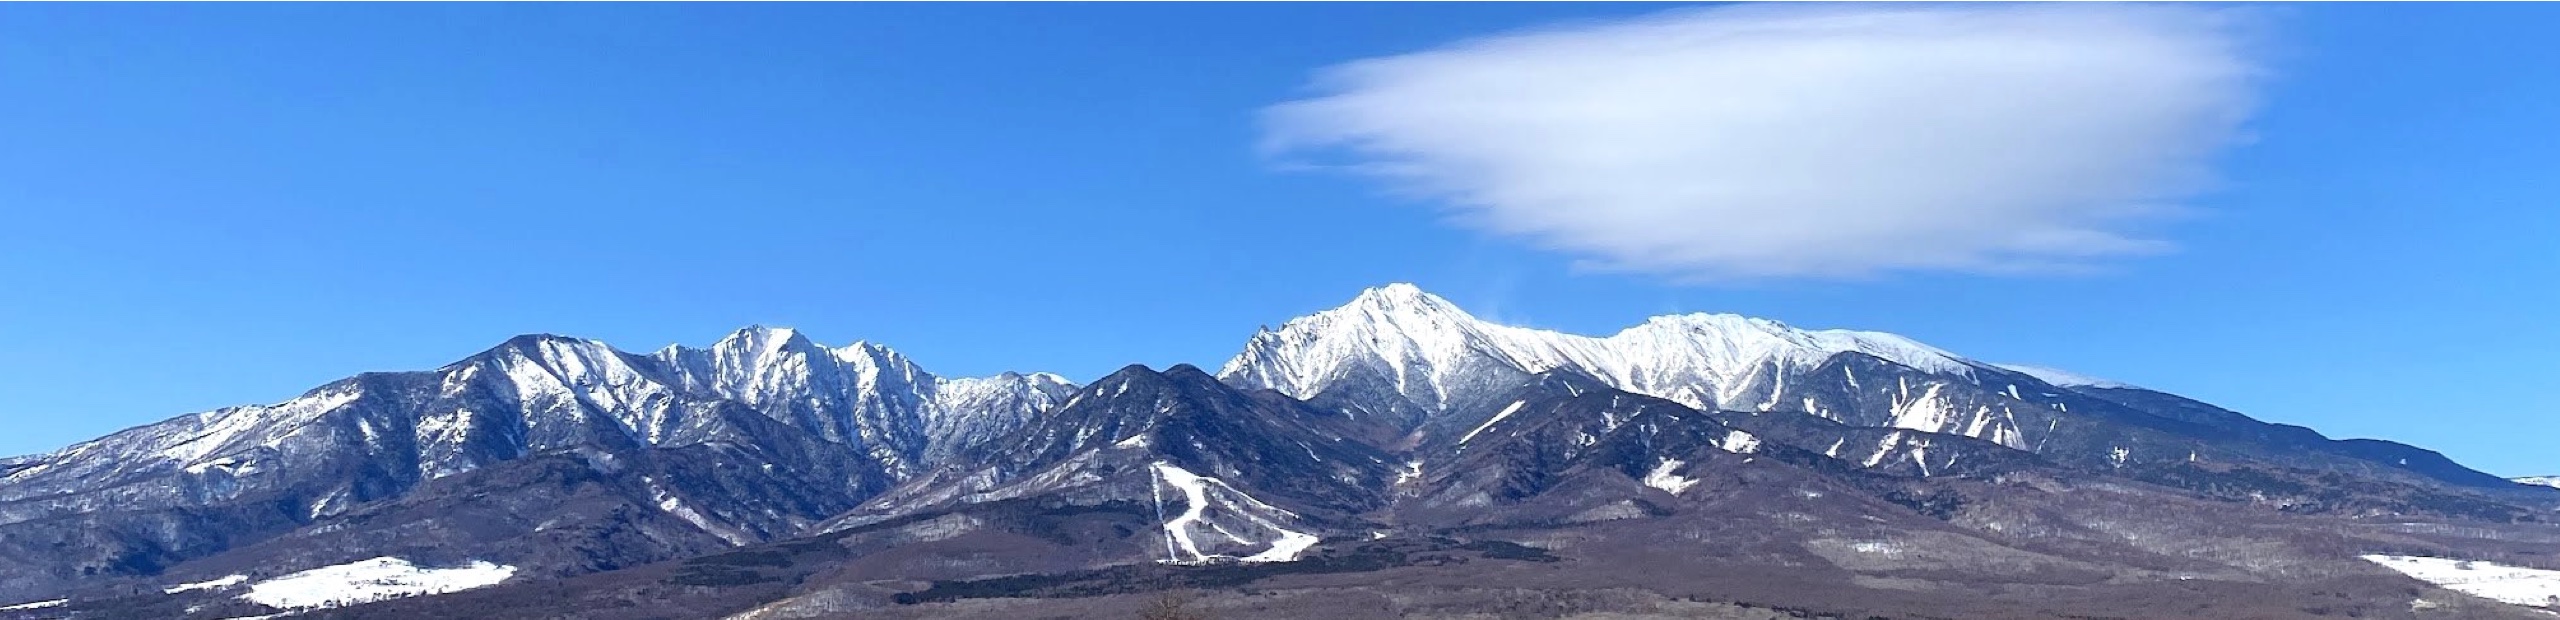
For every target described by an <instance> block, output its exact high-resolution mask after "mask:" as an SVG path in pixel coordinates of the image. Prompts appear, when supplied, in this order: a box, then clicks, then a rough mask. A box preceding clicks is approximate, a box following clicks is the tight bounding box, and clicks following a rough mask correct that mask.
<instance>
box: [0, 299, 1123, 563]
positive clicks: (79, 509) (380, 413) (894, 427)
mask: <svg viewBox="0 0 2560 620" xmlns="http://www.w3.org/2000/svg"><path fill="white" fill-rule="evenodd" d="M1071 387H1072V386H1071V385H1069V384H1068V383H1067V382H1066V381H1065V380H1063V379H1060V378H1058V377H1056V376H1055V375H1045V374H1029V375H1025V374H1018V373H1007V374H1003V375H998V376H994V377H985V378H975V379H958V378H954V379H945V378H941V377H938V376H935V375H933V374H931V373H927V372H925V371H924V370H923V369H921V368H920V367H918V366H916V365H915V364H914V363H912V362H910V361H908V360H907V359H906V358H905V357H904V356H901V355H899V354H897V353H896V352H894V351H890V350H888V349H887V348H884V347H880V346H878V345H872V344H867V343H855V344H853V345H849V346H845V347H841V348H828V347H822V346H818V345H816V344H814V343H811V342H810V341H809V340H808V339H807V338H805V337H802V336H800V335H799V334H798V333H797V332H795V331H793V330H788V329H772V328H762V327H752V328H748V329H745V330H740V331H738V332H737V333H734V334H731V335H729V336H728V337H726V338H724V339H722V340H721V341H720V342H719V343H717V344H714V345H712V346H710V347H707V348H701V349H695V348H687V347H669V348H667V349H664V350H661V351H659V352H658V353H656V354H652V355H638V354H632V353H627V352H623V351H619V350H616V349H614V348H613V347H611V346H609V345H607V344H605V343H602V342H598V341H594V340H587V339H579V338H568V337H561V336H552V335H528V336H519V337H516V338H512V339H509V340H507V341H506V342H504V343H501V344H500V345H498V346H496V347H492V348H490V349H488V350H486V351H483V352H480V353H477V354H474V355H472V356H469V357H467V358H464V359H462V360H460V361H456V362H454V363H452V364H448V365H446V366H444V367H441V368H437V369H434V370H427V371H416V372H387V373H366V374H362V375H357V376H355V377H350V378H347V379H342V380H339V381H336V382H332V383H329V384H327V385H324V386H321V387H319V388H315V389H313V390H311V391H310V392H307V393H305V394H303V395H301V396H299V397H295V398H292V399H289V400H286V401H284V402H281V403H277V404H273V405H253V406H243V407H230V408H225V409H220V410H215V411H210V412H205V413H198V414H190V415H183V416H178V417H175V418H171V419H168V420H165V421H162V422H159V423H156V424H152V425H147V426H142V427H137V428H132V429H127V430H125V431H121V432H118V433H115V434H112V435H108V436H106V437H103V438H99V439H96V440H91V441H87V442H82V443H79V444H75V445H72V446H69V447H67V448H64V449H62V450H58V451H55V452H52V453H48V454H42V455H32V456H25V457H15V458H8V459H0V572H20V571H23V574H29V575H47V576H49V577H44V578H42V579H35V580H29V581H25V582H8V581H7V580H0V595H8V594H9V592H8V588H10V587H17V588H25V589H28V590H30V591H42V590H44V589H47V588H53V587H57V586H59V585H61V584H62V583H67V580H70V579H72V577H67V576H63V575H77V574H79V573H77V572H76V571H77V570H78V568H79V567H83V566H107V565H113V566H118V567H121V568H119V569H118V570H122V571H130V572H132V573H133V574H151V573H152V572H155V571H157V570H159V569H160V568H161V567H165V566H167V565H170V564H173V563H177V562H183V561H188V560H192V559H194V558H198V557H203V556H205V555H209V554H213V553H219V552H223V551H224V550H226V549H233V548H238V547H241V546H244V545H247V544H250V543H255V542H258V541H262V540H265V539H267V538H269V537H273V536H278V535H282V534H285V533H286V532H288V531H291V530H294V529H297V528H303V527H306V526H310V525H313V524H315V523H316V522H320V521H323V520H326V519H329V518H331V517H334V516H338V515H342V514H347V513H349V512H351V511H355V510H358V509H360V508H361V507H363V506H368V505H378V504H381V503H384V502H390V501H396V500H399V499H401V498H404V497H408V496H410V495H411V494H413V493H414V492H416V491H417V490H418V489H421V488H425V487H427V486H428V485H427V483H428V482H430V481H436V480H442V479H448V478H453V477H457V476H461V475H464V474H470V473H475V472H481V471H487V470H490V469H493V468H495V467H497V466H498V465H501V464H506V463H512V462H516V461H519V460H522V459H526V458H527V457H532V456H538V455H545V454H557V453H562V452H575V453H578V454H582V455H588V456H587V457H585V458H589V459H591V462H592V463H595V464H594V465H593V466H592V467H593V468H594V469H595V470H597V471H600V472H605V473H606V474H608V475H612V474H613V472H622V471H625V470H628V469H630V468H632V467H634V466H643V467H661V466H664V467H680V468H687V469H685V470H684V471H662V472H659V474H660V477H661V479H662V480H663V481H664V482H665V485H666V487H667V488H666V489H665V491H666V492H665V493H662V495H665V496H666V497H669V498H682V501H681V502H680V505H681V506H682V507H684V508H686V509H689V511H690V514H692V515H694V516H696V517H701V518H704V519H708V520H709V522H706V523H698V524H699V525H702V527H703V528H704V529H705V530H707V531H715V532H724V533H732V534H734V533H737V532H747V533H751V534H753V535H752V536H747V537H745V538H762V537H764V536H769V535H784V534H789V533H792V532H793V531H794V530H795V525H794V524H798V523H803V522H809V521H815V520H818V519H823V518H825V517H826V516H828V515H830V514H833V513H834V512H837V511H840V510H842V509H843V508H845V507H850V506H851V505H853V504H855V503H858V502H859V501H860V500H862V499H865V498H867V497H868V496H869V495H870V494H871V493H872V492H875V491H876V490H877V489H878V488H885V487H886V486H888V485H889V484H893V483H894V482H896V481H897V480H900V479H903V477H904V476H906V475H910V474H912V473H913V472H916V471H920V470H924V469H927V468H929V467H930V466H932V465H933V464H934V463H935V462H936V459H939V458H946V457H947V456H948V455H950V454H953V453H955V452H957V451H958V450H960V449H961V448H965V447H967V446H969V445H974V444H975V443H977V442H983V441H986V440H988V439H990V438H993V437H998V436H1001V435H1003V434H1004V433H1006V432H1009V431H1011V430H1013V429H1014V428H1018V427H1020V426H1021V425H1023V424H1024V423H1025V422H1027V421H1029V420H1032V419H1036V417H1037V415H1038V414H1039V413H1041V412H1044V411H1046V410H1048V409H1049V408H1051V407H1052V406H1053V403H1055V402H1056V401H1057V400H1058V398H1059V397H1060V396H1061V395H1062V394H1064V393H1065V392H1066V391H1067V390H1069V389H1071ZM662 451H663V452H673V451H682V452H685V453H686V454H690V455H692V456H688V457H683V458H673V457H670V458H655V457H653V456H651V455H653V454H657V453H659V452H662ZM712 455H727V456H725V457H716V458H732V459H739V460H740V461H742V462H741V463H740V464H742V465H746V466H747V467H744V468H739V469H734V470H733V469H726V468H720V467H714V466H711V463H710V462H709V460H710V459H713V458H715V457H713V456H712ZM697 464H698V465H702V466H701V467H694V465H697ZM757 465H762V466H763V467H756V466H757ZM748 490H754V491H753V492H749V491H748ZM635 492H636V491H635ZM785 498H796V499H785ZM641 499H643V500H648V498H641ZM799 500H807V501H799ZM661 504H667V502H666V501H665V500H664V499H658V500H654V501H645V502H644V505H661ZM839 504H841V505H839ZM666 512H668V513H669V514H676V515H679V516H683V515H684V514H685V513H687V512H688V511H687V510H679V509H678V508H676V507H668V508H666ZM687 520H688V521H701V520H702V519H687ZM89 533H95V534H96V535H97V536H98V539H96V540H93V541H90V542H88V543H86V544H83V545H79V546H77V548H76V549H74V550H73V551H71V552H67V553H60V554H47V553H29V552H28V551H29V550H30V549H32V547H28V546H27V545H29V544H33V543H32V542H30V541H42V540H60V539H61V537H63V536H69V535H90V534H89ZM733 538H736V537H734V536H733ZM11 541H17V544H14V545H13V544H12V543H11ZM642 555H644V556H645V555H646V554H645V553H644V554H642ZM133 558H144V559H133ZM65 566H68V567H71V568H68V569H65V568H62V567H65ZM63 571H72V572H63ZM12 583H15V584H16V585H11V584H12Z"/></svg>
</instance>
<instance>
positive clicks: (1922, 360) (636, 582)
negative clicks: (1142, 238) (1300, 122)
mask: <svg viewBox="0 0 2560 620" xmlns="http://www.w3.org/2000/svg"><path fill="white" fill-rule="evenodd" d="M2555 521H2560V488H2555V486H2554V485H2552V484H2551V483H2550V481H2548V480H2546V479H2530V478H2529V479H2517V480H2508V479H2504V478H2500V477H2497V476H2493V475H2490V474H2486V473H2483V472H2479V471H2476V470H2472V469H2469V468H2467V467H2464V466H2462V465H2460V464H2458V463H2456V462H2454V461H2452V460H2451V459H2448V458H2446V457H2444V456H2443V455H2441V454H2438V453H2436V452H2433V451H2428V450H2425V449H2421V448H2417V447H2412V446H2407V445H2403V444H2398V443H2393V442H2388V441H2379V440H2367V439H2333V438H2329V437H2327V436H2324V435H2322V434H2320V433H2318V432H2316V431H2313V430H2311V429H2307V428H2302V427H2298V426H2289V425H2282V424H2273V423H2267V422H2263V421H2259V420H2256V419H2254V418H2251V417H2248V416H2246V415H2243V414H2240V413H2237V412H2233V411H2229V410H2226V409H2223V408H2220V407H2216V406H2213V405H2210V404H2207V403H2203V402H2200V401H2197V400H2193V399H2189V398H2186V397H2181V396H2178V395H2174V394H2169V393H2165V392H2160V391H2156V390H2150V389H2145V388H2141V387H2137V386H2133V385H2128V384H2124V383H2117V382H2111V381H2104V380H2099V379H2093V378H2089V377H2083V376H2079V375H2075V374H2072V373H2069V372H2066V371H2059V370H2052V369H2045V368H2038V367H2031V366H2021V365H2005V364H1993V363H1988V362H1983V361H1979V360H1974V359H1970V358H1966V357H1963V356H1961V355H1958V354H1955V353H1951V352H1948V351H1945V350H1941V349H1938V348H1935V347H1931V346H1928V345H1925V344H1922V343H1919V342H1916V341H1913V340H1911V339H1909V338H1904V337H1901V336H1896V335H1892V334H1885V333H1877V332H1859V331H1841V330H1806V329H1799V328H1795V327H1791V326H1788V325H1785V324H1782V323H1779V322H1776V321H1770V320H1765V319H1757V318H1747V317H1740V316H1733V315H1718V314H1689V315H1678V316H1665V317H1655V318H1652V319H1649V320H1647V321H1645V322H1644V323H1642V324H1639V325H1636V326H1634V327H1630V328H1627V329H1625V330H1623V331H1620V332H1618V333H1616V334H1613V335H1609V336H1605V337H1590V336H1580V335H1572V334H1563V333H1557V332H1551V331H1543V330H1537V329H1530V328H1523V327H1516V326H1509V325H1502V324H1498V323H1494V322H1489V321H1485V320H1481V319H1478V318H1475V317H1474V316H1472V315H1470V314H1468V313H1467V312H1465V311H1464V310H1462V309H1460V308H1458V307H1457V306H1455V305H1453V304H1450V303H1449V302H1448V301H1446V300H1444V299H1441V298H1439V297H1437V296H1434V295H1431V294H1429V293H1427V292H1424V291H1422V290H1421V289H1419V288H1416V287H1413V286H1411V285H1404V284H1395V285H1388V286H1382V287H1378V288H1373V289H1369V290H1367V291H1363V292H1361V293H1360V294H1359V295H1358V296H1356V297H1355V298H1354V299H1352V300H1351V301H1350V302H1349V303H1348V304H1346V305H1343V306H1341V307H1338V308H1334V309H1330V310H1325V311H1322V312H1318V313H1315V314H1313V315H1309V316H1304V317H1299V318H1296V319H1293V320H1290V321H1287V322H1286V323H1284V324H1282V325H1281V326H1279V327H1277V328H1272V329H1265V330H1263V331H1261V332H1259V333H1256V334H1254V335H1252V336H1251V337H1250V338H1249V339H1247V340H1246V342H1245V343H1244V346H1243V348H1242V351H1241V352H1240V353H1238V354H1237V355H1236V356H1235V357H1234V358H1232V359H1231V360H1229V361H1227V362H1226V363H1225V364H1224V365H1223V366H1221V367H1220V368H1219V370H1218V371H1217V372H1216V373H1214V374H1212V373H1210V372H1208V371H1206V370H1203V369H1201V368H1195V367H1192V366H1188V365H1181V366H1174V367H1171V368H1166V369H1162V370H1157V369H1152V368H1147V367H1143V366H1131V367H1128V368H1124V369H1122V370H1120V371H1118V372H1115V373H1113V374H1111V375H1109V376H1106V377H1103V378H1100V379H1098V380H1095V381H1093V382H1091V383H1089V384H1084V385H1077V384H1075V383H1073V382H1070V381H1068V380H1066V379H1064V378H1062V377H1059V376H1057V375H1052V374H1046V373H1004V374H1000V375H996V376H992V377H975V378H946V377H941V376H937V375H935V374H932V373H930V372H927V371H926V370H924V369H923V368H922V367H920V366H918V365H917V364H915V363H914V362H912V361H910V360H909V359H907V358H906V357H905V356H903V355H901V354H899V353H897V352H895V351H892V350H890V349H888V348H885V347H882V346H879V345H874V344H869V343H860V342H857V343H854V344H851V345H847V346H843V347H832V348H831V347H827V346H823V345H819V344H816V343H815V342H814V341H812V340H810V339H808V338H807V337H805V336H803V335H801V334H800V333H798V332H797V331H795V330H791V329H783V328H767V327H750V328H747V329H743V330H740V331H738V332H736V333H734V334H731V335H729V336H728V337H726V338H723V339H722V340H720V341H719V342H717V343H714V344H713V345H711V346H709V347H705V348H687V347H668V348H665V349H661V350H658V351H656V352H654V353H648V354H635V353H628V352H624V351H620V350H617V349H614V348H613V347H611V346H609V345H606V344H604V343H601V342H596V341H592V340H584V339H577V338H569V337H561V336H550V335H529V336H520V337H517V338H514V339H510V340H508V341H506V342H504V343H502V344H500V345H499V346H497V347H495V348H492V349H489V350H487V351H483V352H481V353H479V354H476V355H472V356H470V357H468V358H465V359H463V360H461V361H457V362H455V363H453V364H450V365H447V366H445V367H442V368H438V369H434V370H429V371H418V372H388V373H367V374H361V375H357V376H354V377H350V378H347V379H343V380H340V381H336V382H332V383H330V384H327V385H323V386H320V387H318V388H315V389H313V390H311V391H310V392H307V393H305V394H303V395H301V396H299V397H296V398H293V399H290V400H287V401H284V402H281V403H276V404H273V405H262V406H243V407H232V408H225V409H220V410H215V411H210V412H203V413H196V414H189V415H184V416H179V417H176V418H171V419H169V420H165V421H162V422H159V423H156V424H151V425H146V426H142V427H137V428H133V429H128V430H125V431H121V432H118V433H115V434H112V435H108V436H106V437H102V438H99V439H96V440H92V441H88V442H82V443H79V444H75V445H72V446H69V447H66V448H64V449H62V450H58V451H55V452H52V453H48V454H40V455H31V456H22V457H15V458H8V459H0V602H6V601H26V602H24V603H19V604H16V605H8V606H0V618H8V617H19V616H24V617H45V618H53V617H102V618H115V617H193V618H230V617H250V616H262V615H268V614H278V613H293V614H301V615H305V616H310V617H460V616H474V617H545V618H551V617H596V618H634V617H668V618H693V617H738V618H788V617H831V616H833V615H843V614H856V613H858V614H861V615H865V616H866V617H873V616H876V617H906V616H912V617H969V616H971V615H973V614H976V615H987V616H989V617H999V616H1003V617H1012V616H1018V615H1019V614H1022V613H1042V614H1049V615H1066V616H1086V615H1111V614H1122V613H1134V612H1133V610H1134V609H1135V606H1138V605H1141V604H1145V603H1146V601H1147V600H1148V597H1151V596H1160V595H1161V593H1163V592H1173V591H1183V592H1206V593H1207V594H1202V595H1200V596H1201V598H1200V599H1199V600H1196V601H1193V604H1196V605H1200V606H1205V607H1209V608H1212V609H1214V610H1223V612H1222V613H1226V614H1234V615H1244V616H1254V615H1292V616H1301V615H1319V614H1321V615H1335V616H1346V617H1416V616H1432V615H1434V614H1439V615H1447V616H1450V617H1459V616H1463V615H1464V614H1467V613H1478V612H1482V611H1489V612H1490V613H1497V614H1500V613H1515V612H1517V613H1515V615H1518V614H1526V615H1528V616H1530V617H1544V616H1562V615H1570V614H1573V613H1581V612H1585V611H1589V612H1611V613H1655V614H1665V615H1667V616H1670V617H1737V618H1739V617H1786V616H1785V615H1784V614H1798V617H1805V616H1807V615H1810V616H1813V617H1821V616H1823V615H1824V614H1829V615H1833V616H1847V617H1857V616H1856V614H1868V615H1878V616H1881V617H2009V616H2014V617H2050V616H2060V615H2074V614H2078V615H2085V616H2110V617H2242V616H2251V617H2297V616H2298V617H2321V616H2329V615H2333V614H2334V615H2342V616H2343V615H2358V616H2362V617H2401V616H2413V617H2534V616H2532V615H2530V614H2533V613H2537V612H2535V611H2533V608H2532V606H2533V605H2537V604H2542V603H2541V602H2537V601H2535V600H2533V599H2531V598H2530V597H2529V596H2528V597H2525V598H2521V599H2519V598H2515V597H2507V598H2499V597H2498V596H2492V595H2489V594H2483V593H2482V592H2474V591H2472V590H2474V589H2477V588H2470V587H2469V586H2466V585H2464V584H2462V583H2453V582H2450V581H2447V580H2444V579H2438V578H2434V577H2431V575H2434V573H2427V574H2424V575H2422V574H2420V573H2416V572H2410V571H2409V570H2404V569H2401V568H2396V567H2398V566H2401V565H2395V564H2392V563H2389V562H2384V561H2381V560H2372V559H2368V558H2367V557H2366V556H2375V557H2382V556H2389V557H2425V558H2451V559H2457V560H2460V561H2467V562H2479V563H2484V564H2491V565H2496V566H2512V567H2515V569H2516V570H2520V571H2532V570H2551V569H2560V553H2555V552H2552V551H2550V550H2551V549H2553V548H2560V547H2554V546H2553V545H2560V527H2555V526H2554V525H2553V523H2554V522H2555ZM2411 565H2414V564H2411ZM2518 574H2525V575H2528V576H2530V574H2531V573H2518ZM2553 574H2554V575H2555V576H2560V573H2553ZM343 575H354V576H355V577H340V576H343ZM330 579H339V580H342V581H350V583H352V584H353V585H346V586H341V587H337V588H336V589H331V588H330V587H328V586H325V584H326V583H332V582H330ZM315 583H319V584H324V585H319V586H315V585H311V584H315ZM2502 583H2503V582H2502ZM2534 583H2539V582H2534ZM2553 583H2554V584H2560V581H2554V582H2553ZM383 584H410V585H405V586H398V587H391V586H384V585H383ZM2556 587H2560V586H2556ZM287 588H298V589H296V590H292V593H293V594H295V595H294V596H285V595H282V594H279V592H286V591H287V590H286V589H287ZM402 588H408V589H402ZM2466 588H2469V589H2466ZM2502 592H2503V591H2502ZM425 594H435V595H434V596H417V595H425ZM2484 597H2485V598H2484ZM2152 600H2171V601H2181V602H2182V603H2181V604H2182V605H2184V606H2181V607H2174V608H2162V607H2151V606H2145V605H2137V604H2135V602H2137V601H2152ZM2492 601H2503V602H2492ZM1522 610H1526V611H1522ZM1753 614H1780V615H1753Z"/></svg>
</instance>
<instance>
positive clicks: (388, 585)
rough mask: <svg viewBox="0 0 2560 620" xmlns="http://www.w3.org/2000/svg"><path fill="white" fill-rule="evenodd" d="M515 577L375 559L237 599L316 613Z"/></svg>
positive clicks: (254, 588)
mask: <svg viewBox="0 0 2560 620" xmlns="http://www.w3.org/2000/svg"><path fill="white" fill-rule="evenodd" d="M515 574H516V567H513V566H505V565H499V564H492V563H488V562H477V561H475V562H472V563H471V564H470V565H469V566H463V567H458V568H423V567H420V566H418V565H416V564H411V563H410V562H409V561H408V560H404V559H400V558H395V557H380V558H374V559H370V560H364V561H361V562H351V563H347V564H339V565H336V566H324V567H320V568H315V569H311V570H307V571H302V572H299V573H294V574H291V575H285V576H283V577H277V578H274V579H269V580H266V581H261V582H258V583H254V584H249V593H248V594H243V595H240V598H242V599H244V600H247V601H249V602H252V603H257V604H260V605H265V606H268V607H274V608H277V609H320V608H328V607H342V606H346V605H354V604H358V603H369V602H373V601H380V600H387V599H395V598H404V597H411V596H425V595H429V594H443V593H447V592H459V591H462V590H469V589H472V588H480V587H487V586H493V585H497V584H498V582H502V581H506V580H507V578H508V577H513V576H515Z"/></svg>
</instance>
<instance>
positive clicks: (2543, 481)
mask: <svg viewBox="0 0 2560 620" xmlns="http://www.w3.org/2000/svg"><path fill="white" fill-rule="evenodd" d="M2515 481H2516V484H2524V485H2532V486H2538V487H2551V488H2554V489H2560V476H2525V477H2522V478H2516V479H2515Z"/></svg>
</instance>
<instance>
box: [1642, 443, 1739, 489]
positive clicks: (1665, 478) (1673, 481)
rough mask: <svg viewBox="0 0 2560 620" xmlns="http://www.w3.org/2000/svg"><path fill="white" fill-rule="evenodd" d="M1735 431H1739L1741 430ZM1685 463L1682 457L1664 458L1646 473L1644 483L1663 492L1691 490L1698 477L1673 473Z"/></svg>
mask: <svg viewBox="0 0 2560 620" xmlns="http://www.w3.org/2000/svg"><path fill="white" fill-rule="evenodd" d="M1735 432H1737V433H1738V432H1740V431H1735ZM1685 464H1686V463H1683V462H1681V461H1680V459H1663V460H1662V463H1661V464H1659V465H1655V466H1653V471H1650V472H1646V473H1645V475H1644V485H1645V486H1649V487H1653V488H1656V489H1662V492H1664V493H1670V494H1672V495H1679V494H1680V492H1681V491H1686V490H1689V487H1692V486H1696V485H1697V484H1698V479H1696V478H1686V477H1682V476H1680V475H1679V474H1676V473H1672V472H1675V471H1678V470H1679V469H1680V466H1681V465H1685Z"/></svg>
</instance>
